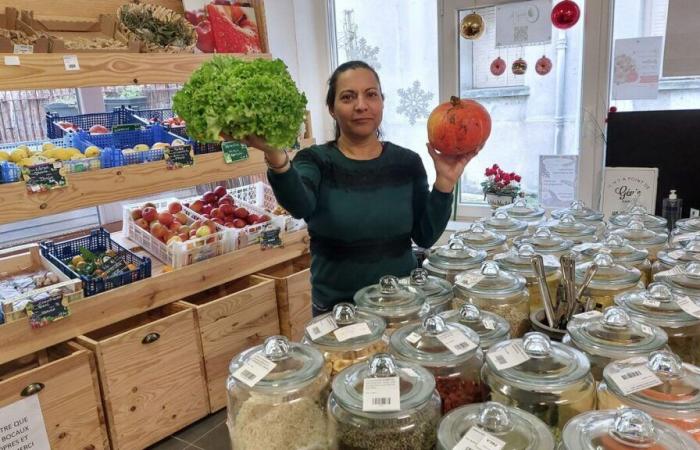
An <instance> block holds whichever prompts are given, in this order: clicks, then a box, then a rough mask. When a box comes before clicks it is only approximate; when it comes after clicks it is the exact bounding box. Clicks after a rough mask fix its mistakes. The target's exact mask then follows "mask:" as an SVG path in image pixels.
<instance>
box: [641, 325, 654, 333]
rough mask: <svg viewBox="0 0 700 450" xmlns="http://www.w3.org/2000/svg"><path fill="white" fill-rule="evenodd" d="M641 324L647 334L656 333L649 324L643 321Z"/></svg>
mask: <svg viewBox="0 0 700 450" xmlns="http://www.w3.org/2000/svg"><path fill="white" fill-rule="evenodd" d="M640 325H641V327H642V331H643V332H644V333H646V334H654V330H652V329H651V327H648V326H646V325H644V324H643V323H642V324H640Z"/></svg>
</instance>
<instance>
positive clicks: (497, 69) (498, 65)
mask: <svg viewBox="0 0 700 450" xmlns="http://www.w3.org/2000/svg"><path fill="white" fill-rule="evenodd" d="M505 71H506V62H505V61H503V60H502V59H501V57H500V56H499V57H498V58H496V59H494V60H493V61H492V62H491V73H492V74H494V75H495V76H497V77H498V76H501V75H503V72H505Z"/></svg>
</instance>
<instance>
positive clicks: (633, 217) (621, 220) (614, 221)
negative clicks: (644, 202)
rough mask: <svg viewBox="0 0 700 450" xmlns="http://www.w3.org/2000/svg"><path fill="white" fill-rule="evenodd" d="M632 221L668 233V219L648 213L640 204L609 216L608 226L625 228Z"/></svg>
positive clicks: (658, 231) (655, 230) (657, 231)
mask: <svg viewBox="0 0 700 450" xmlns="http://www.w3.org/2000/svg"><path fill="white" fill-rule="evenodd" d="M632 222H642V223H643V224H644V228H647V229H649V230H652V231H654V232H656V233H668V220H666V219H665V218H664V217H660V216H655V215H653V214H649V213H648V212H647V209H646V208H645V207H643V206H641V205H635V206H633V207H632V208H630V209H629V210H628V211H624V212H621V213H619V214H615V215H613V216H612V217H611V218H610V226H611V227H612V228H613V229H620V228H627V227H629V226H630V224H631V223H632ZM676 223H678V222H676Z"/></svg>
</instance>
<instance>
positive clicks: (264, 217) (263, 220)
mask: <svg viewBox="0 0 700 450" xmlns="http://www.w3.org/2000/svg"><path fill="white" fill-rule="evenodd" d="M269 221H270V218H269V217H267V216H262V217H261V218H259V219H258V221H257V222H256V223H265V222H269Z"/></svg>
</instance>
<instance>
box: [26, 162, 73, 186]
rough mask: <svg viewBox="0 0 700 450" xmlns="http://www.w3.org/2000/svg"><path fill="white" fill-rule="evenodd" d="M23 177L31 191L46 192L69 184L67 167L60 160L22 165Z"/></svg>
mask: <svg viewBox="0 0 700 450" xmlns="http://www.w3.org/2000/svg"><path fill="white" fill-rule="evenodd" d="M22 178H23V179H24V181H25V182H26V185H27V190H28V191H29V192H30V193H36V192H46V191H50V190H52V189H59V188H64V187H66V186H68V182H67V181H66V176H65V169H64V168H63V164H61V163H60V162H54V163H44V164H35V165H33V166H28V167H22Z"/></svg>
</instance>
